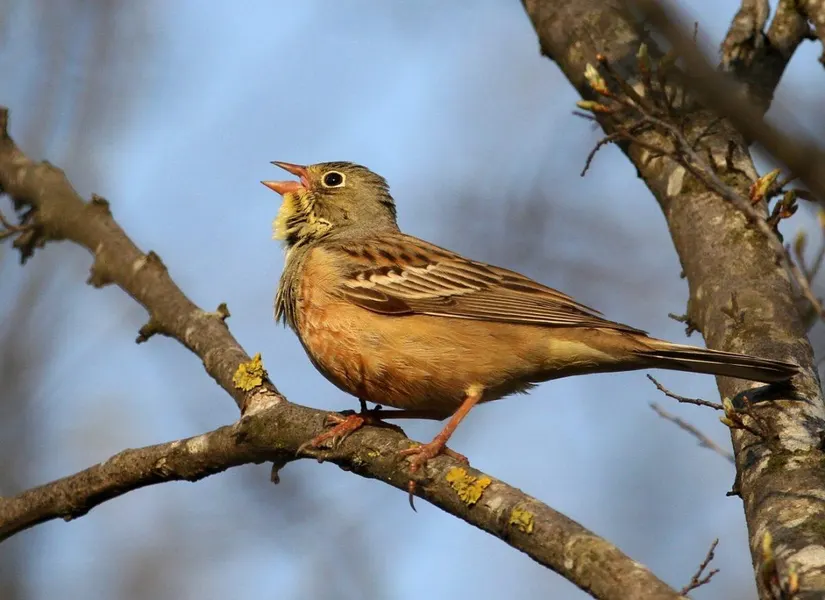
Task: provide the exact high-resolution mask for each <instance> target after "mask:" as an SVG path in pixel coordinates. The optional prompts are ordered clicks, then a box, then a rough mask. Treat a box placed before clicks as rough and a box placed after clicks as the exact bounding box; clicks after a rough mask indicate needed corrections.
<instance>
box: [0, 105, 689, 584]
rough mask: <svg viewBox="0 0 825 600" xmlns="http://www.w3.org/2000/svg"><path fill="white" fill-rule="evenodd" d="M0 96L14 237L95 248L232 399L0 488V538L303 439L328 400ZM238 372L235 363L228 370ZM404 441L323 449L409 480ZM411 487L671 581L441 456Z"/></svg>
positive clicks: (506, 535)
mask: <svg viewBox="0 0 825 600" xmlns="http://www.w3.org/2000/svg"><path fill="white" fill-rule="evenodd" d="M7 124H8V111H7V110H6V109H3V108H0V191H2V192H5V193H6V194H8V195H9V196H10V197H11V198H12V201H13V204H14V206H15V209H16V210H17V211H18V212H21V214H22V216H21V223H20V224H19V225H15V226H14V227H21V228H22V229H21V230H20V231H19V232H15V233H16V236H15V237H14V245H15V247H17V248H19V249H20V251H21V257H22V259H23V260H24V261H25V260H26V259H27V258H29V257H30V256H31V255H32V253H33V252H34V250H35V248H37V247H39V246H42V245H43V244H44V243H46V242H47V241H52V240H70V241H72V242H75V243H77V244H79V245H81V246H83V247H84V248H86V249H88V250H89V251H90V252H92V254H93V255H94V262H93V265H92V268H91V274H90V277H89V283H90V284H92V285H94V286H97V287H100V286H103V285H106V284H110V283H115V284H117V285H118V286H120V287H121V288H123V289H124V290H125V291H126V292H127V293H128V294H129V295H130V296H132V298H134V299H135V300H136V301H137V302H138V303H140V304H141V305H142V306H143V307H144V308H146V310H147V311H148V313H149V321H148V322H147V324H146V325H145V326H144V327H143V328H141V331H140V335H139V336H138V342H141V341H145V340H146V339H148V338H149V337H151V335H153V334H156V333H161V334H164V335H167V336H169V337H172V338H174V339H176V340H178V341H179V342H181V343H182V344H183V345H184V346H186V347H187V348H188V349H189V350H191V351H192V352H193V353H195V354H196V355H197V356H198V357H200V358H201V360H202V361H203V363H204V367H205V369H206V371H207V372H208V373H209V375H211V376H212V378H213V379H214V380H215V381H216V382H217V383H218V384H219V385H220V386H221V387H222V388H223V389H224V390H226V391H227V392H228V393H229V394H230V395H231V396H232V398H233V399H234V400H235V403H236V404H237V405H238V406H239V407H240V408H241V409H242V417H241V419H240V421H238V422H237V423H235V424H234V425H231V426H226V427H222V428H220V429H217V430H215V431H212V432H209V433H206V434H203V435H201V436H197V437H194V438H189V439H187V440H180V441H176V442H171V443H168V444H161V445H157V446H150V447H146V448H142V449H138V450H125V451H123V452H121V453H120V454H118V455H116V456H114V457H112V458H110V459H109V460H107V461H105V462H103V463H100V464H98V465H95V466H93V467H90V468H89V469H86V470H85V471H82V472H80V473H77V474H75V475H72V476H69V477H66V478H63V479H60V480H57V481H54V482H52V483H49V484H46V485H44V486H40V487H38V488H34V489H32V490H29V491H27V492H24V493H22V494H20V495H19V496H16V497H13V498H1V499H0V539H4V538H7V537H9V536H11V535H14V534H15V533H17V532H19V531H22V530H24V529H26V528H29V527H32V526H34V525H36V524H38V523H42V522H44V521H47V520H50V519H55V518H64V519H67V520H68V519H73V518H76V517H78V516H81V515H83V514H85V513H86V512H87V511H88V510H90V509H91V508H93V507H94V506H97V505H98V504H101V503H102V502H105V501H106V500H109V499H111V498H115V497H117V496H120V495H122V494H125V493H127V492H129V491H131V490H134V489H138V488H140V487H145V486H148V485H153V484H157V483H161V482H164V481H173V480H189V481H196V480H198V479H202V478H203V477H206V476H208V475H211V474H213V473H217V472H220V471H223V470H226V469H228V468H230V467H233V466H237V465H240V464H246V463H260V462H265V461H273V463H274V464H275V465H276V468H275V469H274V471H273V474H274V475H275V477H277V469H278V468H280V467H282V466H283V465H285V464H286V463H288V462H290V461H292V460H295V459H296V458H297V457H296V453H297V452H298V448H299V447H300V446H301V444H302V443H303V442H305V441H306V440H308V439H311V438H313V437H315V436H316V435H318V434H319V433H320V432H321V431H322V430H323V423H324V420H325V416H326V413H324V412H323V411H319V410H314V409H311V408H307V407H303V406H300V405H298V404H294V403H291V402H288V401H287V400H286V398H284V397H283V396H282V395H281V394H280V393H279V392H278V390H277V389H276V388H275V386H274V385H273V384H272V383H271V381H270V380H269V378H268V376H267V374H266V372H265V371H264V370H263V368H262V367H261V366H260V363H259V362H258V361H256V360H254V359H250V357H249V355H248V354H247V353H246V352H245V351H244V350H243V348H241V346H240V344H238V342H237V341H236V340H235V338H234V337H233V336H232V334H231V333H230V332H229V329H228V328H227V326H226V324H225V319H226V317H227V315H228V311H227V310H226V307H225V306H222V307H219V309H218V310H216V311H215V312H206V311H204V310H202V309H200V308H199V307H197V306H196V305H195V304H194V303H192V302H191V301H190V300H189V299H188V298H187V297H186V296H185V295H184V294H183V292H182V291H181V290H180V289H179V288H178V287H177V285H176V284H175V283H174V281H173V280H172V279H171V277H170V276H169V273H168V272H167V270H166V268H165V267H164V266H163V263H162V262H161V260H160V258H159V257H158V256H157V255H156V254H154V253H153V252H149V253H148V254H147V253H143V252H142V251H140V250H139V249H138V248H137V246H135V244H134V243H133V242H132V241H131V240H130V239H129V238H128V237H127V236H126V234H125V232H124V231H123V230H122V229H121V227H120V226H119V225H118V224H117V223H116V222H115V220H114V219H113V217H112V215H111V212H110V211H109V208H108V203H107V202H106V201H105V200H103V199H102V198H100V197H96V196H95V197H93V198H92V201H91V202H84V201H83V199H82V198H81V197H80V196H79V195H78V194H77V192H76V191H75V190H74V189H73V188H72V186H71V184H70V183H69V181H68V180H67V178H66V177H65V175H64V174H63V173H62V172H61V171H60V170H59V169H57V168H55V167H54V166H52V165H50V164H48V163H45V162H43V163H35V162H33V161H32V160H31V159H29V158H28V157H27V156H26V155H25V154H24V153H23V152H22V151H21V150H20V149H19V148H18V147H17V146H16V145H15V143H14V141H13V140H12V139H11V137H10V136H9V135H8V130H7ZM238 375H241V376H238ZM411 443H413V442H411V441H410V440H409V439H407V438H406V437H405V436H404V435H402V434H401V433H399V432H396V431H393V430H390V429H387V428H375V427H366V428H364V429H362V430H360V431H358V432H356V433H355V434H353V435H352V436H350V437H349V438H347V439H346V440H344V442H343V443H342V444H341V445H340V447H338V448H337V449H336V450H335V451H334V452H327V453H320V454H319V455H318V456H317V458H321V459H325V460H329V461H331V462H334V463H335V464H338V465H339V466H340V467H341V468H343V469H345V470H350V471H353V472H355V473H357V474H359V475H361V476H364V477H369V478H374V479H378V480H380V481H383V482H384V483H387V484H389V485H392V486H394V487H396V488H399V489H403V490H405V491H406V489H407V482H408V480H409V477H410V475H409V470H408V468H407V462H406V461H405V460H404V459H403V457H400V456H399V454H398V451H399V450H400V449H402V448H406V447H409V446H410V444H411ZM427 471H428V476H429V479H428V481H427V482H425V483H424V484H422V485H418V486H417V494H418V495H420V496H421V497H422V498H424V499H426V500H427V501H429V502H431V503H432V504H434V505H435V506H438V507H439V508H441V509H443V510H445V511H447V512H449V513H450V514H452V515H454V516H456V517H458V518H460V519H462V520H464V521H465V522H467V523H470V524H472V525H475V526H477V527H479V528H481V529H483V530H484V531H487V532H489V533H491V534H492V535H495V536H496V537H498V538H499V539H502V540H503V541H505V542H506V543H507V544H509V545H511V546H513V547H514V548H518V549H519V550H522V551H523V552H525V553H527V554H528V555H529V556H530V557H531V558H533V559H534V560H536V561H537V562H539V563H540V564H542V565H544V566H546V567H548V568H550V569H552V570H554V571H556V572H557V573H559V574H560V575H562V576H563V577H565V578H566V579H568V580H569V581H571V582H572V583H573V584H575V585H577V586H578V587H580V588H581V589H583V590H585V591H587V592H589V593H590V594H592V595H593V596H594V597H596V598H603V599H606V600H613V599H616V600H619V599H623V598H638V599H640V600H647V599H650V600H652V599H657V600H658V599H667V598H679V597H680V596H679V594H678V593H677V592H676V591H675V590H673V589H672V588H670V587H669V586H667V585H666V584H665V583H663V582H662V581H660V580H659V579H657V578H656V577H655V576H654V575H653V574H652V573H650V571H648V570H647V569H646V568H645V567H643V566H641V565H640V564H639V563H637V562H635V561H633V560H632V559H630V558H629V557H627V556H625V555H624V554H622V553H621V552H620V551H619V550H618V549H617V548H616V547H615V546H613V545H612V544H610V543H609V542H607V541H606V540H604V539H602V538H599V537H598V536H596V535H595V534H593V533H591V532H590V531H588V530H586V529H585V528H583V527H582V526H581V525H579V524H578V523H576V522H574V521H572V520H570V519H568V518H567V517H565V516H564V515H562V514H560V513H558V512H556V511H554V510H553V509H551V508H549V507H548V506H546V505H544V504H542V503H541V502H539V501H538V500H536V499H534V498H531V497H530V496H527V495H526V494H524V493H523V492H521V491H520V490H517V489H515V488H513V487H511V486H509V485H507V484H505V483H503V482H501V481H498V480H496V479H494V478H492V477H490V476H487V475H485V474H483V473H481V472H479V471H477V470H474V469H472V468H470V467H467V466H465V465H462V464H461V463H459V462H457V461H455V460H454V459H452V458H449V457H446V456H445V457H439V458H438V459H435V460H433V461H431V463H430V464H429V465H428V468H427Z"/></svg>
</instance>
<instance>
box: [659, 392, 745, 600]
mask: <svg viewBox="0 0 825 600" xmlns="http://www.w3.org/2000/svg"><path fill="white" fill-rule="evenodd" d="M650 408H652V409H653V410H654V411H656V414H657V415H659V416H660V417H662V418H663V419H665V420H667V421H670V422H671V423H674V424H675V425H677V426H678V427H679V428H681V429H683V430H684V431H687V432H688V433H689V434H690V435H692V436H693V437H695V438H696V439H697V440H698V441H699V445H700V446H702V448H707V449H708V450H713V451H714V452H716V454H718V455H719V456H721V457H722V458H725V459H727V460H728V461H730V463H731V464H736V460H735V459H734V458H733V454H731V453H730V452H728V451H727V450H725V449H724V448H722V446H720V445H719V444H717V443H716V442H714V441H713V440H712V439H710V438H709V437H708V436H706V435H705V434H704V433H702V432H701V431H700V430H699V429H698V428H697V427H696V426H695V425H691V424H690V423H688V422H687V421H685V420H684V419H682V418H680V417H677V416H676V415H673V414H670V413H669V412H667V411H666V410H665V409H664V408H662V407H661V406H659V405H658V404H656V403H655V402H651V403H650ZM683 593H684V592H683Z"/></svg>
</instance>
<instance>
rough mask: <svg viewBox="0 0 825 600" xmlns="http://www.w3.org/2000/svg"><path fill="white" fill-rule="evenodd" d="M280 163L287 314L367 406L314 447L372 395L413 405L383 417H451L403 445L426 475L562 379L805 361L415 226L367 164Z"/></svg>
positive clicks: (351, 425) (741, 373) (760, 368)
mask: <svg viewBox="0 0 825 600" xmlns="http://www.w3.org/2000/svg"><path fill="white" fill-rule="evenodd" d="M273 164H274V165H277V166H278V167H281V168H282V169H285V170H286V171H288V172H289V173H292V174H293V175H295V176H297V177H298V180H297V181H294V180H293V181H263V182H262V183H263V184H264V185H266V186H267V187H268V188H270V189H272V190H274V191H276V192H278V193H279V194H280V195H282V196H283V202H282V204H281V208H280V210H279V212H278V215H277V217H276V219H275V221H274V237H275V238H276V239H279V240H282V241H283V243H284V244H285V246H286V263H285V266H284V271H283V275H282V276H281V281H280V285H279V287H278V293H277V296H276V299H275V315H276V319H277V320H283V321H285V322H286V324H287V325H289V327H291V328H292V329H293V330H294V331H295V333H296V334H297V335H298V338H299V339H300V340H301V344H302V345H303V347H304V349H305V350H306V353H307V354H308V355H309V359H310V360H311V361H312V363H313V364H314V365H315V367H316V368H317V369H318V370H319V371H320V372H321V373H322V374H323V375H324V376H325V377H326V378H327V379H329V380H330V381H331V382H332V383H334V384H335V385H337V386H338V387H339V388H341V389H342V390H344V391H345V392H348V393H350V394H352V395H354V396H356V397H357V398H358V399H359V400H361V406H362V410H361V413H360V414H353V415H349V416H348V417H346V418H343V417H338V418H337V419H336V420H337V425H336V426H335V427H333V428H332V429H330V430H328V431H326V432H324V433H323V434H321V435H320V436H318V437H317V438H315V439H313V440H310V441H309V442H308V445H310V446H316V447H320V446H322V445H324V444H325V443H327V441H328V440H332V442H333V443H335V442H336V440H339V439H342V438H343V437H344V436H346V435H347V434H349V433H350V432H352V431H354V430H355V429H357V428H358V427H360V426H361V425H363V423H364V422H365V420H366V419H367V418H369V417H370V416H371V415H372V416H374V415H375V413H374V412H370V411H366V409H365V406H366V405H365V404H364V402H365V401H369V402H374V403H376V404H379V405H388V406H392V407H395V408H397V409H402V410H397V411H381V413H380V415H381V416H382V417H383V418H398V417H405V416H406V417H410V416H411V417H428V418H435V419H445V418H447V417H450V420H449V421H448V422H447V424H446V426H444V428H443V429H442V431H441V432H440V433H439V434H438V435H436V436H435V438H434V439H433V440H432V441H431V442H429V443H427V444H423V445H420V446H416V447H414V448H410V449H407V450H403V451H402V453H403V454H404V455H407V456H408V457H409V460H410V470H411V472H415V471H417V470H419V469H420V468H421V467H422V466H424V465H425V464H426V463H427V461H428V460H430V459H431V458H433V457H435V456H437V455H438V454H440V453H442V452H450V451H449V450H447V449H446V443H447V440H448V439H449V437H450V435H451V434H452V433H453V432H454V431H455V429H456V427H457V426H458V424H459V423H460V422H461V420H462V419H463V418H464V417H465V416H467V413H468V412H469V411H470V410H471V409H472V408H473V406H475V405H476V404H478V403H480V402H489V401H490V400H496V399H498V398H502V397H504V396H507V395H509V394H513V393H516V392H526V391H527V390H529V389H530V388H531V387H533V386H534V385H535V384H537V383H539V382H543V381H547V380H550V379H557V378H560V377H568V376H570V375H583V374H587V373H603V372H609V371H631V370H635V369H672V370H675V371H689V372H693V373H709V374H712V375H723V376H726V377H737V378H740V379H748V380H753V381H760V382H777V381H784V380H787V379H789V378H791V377H792V376H793V375H794V374H796V373H797V371H798V367H797V365H794V364H791V363H787V362H780V361H777V360H769V359H765V358H756V357H753V356H746V355H744V354H733V353H730V352H720V351H717V350H706V349H703V348H695V347H692V346H686V345H683V344H674V343H671V342H667V341H664V340H659V339H656V338H652V337H649V336H648V335H647V334H646V333H645V332H644V331H640V330H639V329H635V328H633V327H629V326H627V325H622V324H621V323H616V322H614V321H608V320H606V319H604V318H603V317H602V316H601V313H599V312H598V311H595V310H593V309H591V308H588V307H587V306H585V305H583V304H581V303H579V302H577V301H576V300H574V299H573V298H571V297H570V296H568V295H566V294H564V293H562V292H559V291H558V290H554V289H552V288H549V287H547V286H545V285H542V284H541V283H538V282H536V281H533V280H532V279H530V278H528V277H525V276H524V275H521V274H519V273H516V272H514V271H510V270H508V269H504V268H501V267H496V266H493V265H489V264H486V263H483V262H479V261H475V260H471V259H468V258H464V257H463V256H461V255H459V254H456V253H455V252H451V251H449V250H446V249H444V248H440V247H438V246H436V245H434V244H430V243H429V242H425V241H424V240H421V239H418V238H416V237H413V236H411V235H407V234H405V233H402V232H401V231H400V230H399V228H398V223H397V221H396V208H395V202H394V200H393V198H392V196H391V195H390V191H389V186H388V185H387V182H386V180H385V179H384V178H383V177H381V176H380V175H377V174H376V173H373V172H372V171H370V170H369V169H367V168H366V167H362V166H360V165H356V164H353V163H349V162H327V163H319V164H315V165H310V166H301V165H296V164H291V163H285V162H273Z"/></svg>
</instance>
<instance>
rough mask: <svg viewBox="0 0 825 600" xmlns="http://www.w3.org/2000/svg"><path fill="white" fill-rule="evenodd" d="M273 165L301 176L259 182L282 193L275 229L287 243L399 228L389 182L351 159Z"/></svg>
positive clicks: (278, 236)
mask: <svg viewBox="0 0 825 600" xmlns="http://www.w3.org/2000/svg"><path fill="white" fill-rule="evenodd" d="M272 164H273V165H275V166H278V167H281V168H282V169H284V170H286V171H289V172H290V173H292V174H293V175H295V176H297V177H298V179H299V180H298V181H262V182H261V183H263V184H264V185H265V186H266V187H268V188H269V189H271V190H274V191H276V192H278V193H279V194H281V196H283V202H282V203H281V208H280V210H279V211H278V216H277V217H276V218H275V221H274V222H273V232H274V237H275V239H279V240H282V241H283V242H284V243H285V244H286V245H287V246H288V247H292V246H294V245H296V244H299V243H306V242H309V241H313V240H316V239H320V238H322V237H325V236H327V235H329V234H331V233H335V232H339V231H343V230H344V229H352V230H359V229H363V230H368V231H374V230H386V229H397V228H398V226H397V224H396V220H395V202H394V201H393V199H392V196H390V190H389V186H388V185H387V182H386V180H385V179H384V178H383V177H381V176H380V175H377V174H375V173H373V172H372V171H370V170H369V169H367V168H366V167H362V166H360V165H356V164H353V163H349V162H326V163H318V164H315V165H309V166H302V165H295V164H292V163H285V162H277V161H273V163H272Z"/></svg>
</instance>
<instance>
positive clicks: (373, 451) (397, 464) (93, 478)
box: [0, 402, 680, 600]
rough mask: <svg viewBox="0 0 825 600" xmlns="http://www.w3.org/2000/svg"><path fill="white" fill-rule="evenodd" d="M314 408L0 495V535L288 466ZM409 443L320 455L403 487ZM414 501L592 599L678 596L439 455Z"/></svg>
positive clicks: (371, 433)
mask: <svg viewBox="0 0 825 600" xmlns="http://www.w3.org/2000/svg"><path fill="white" fill-rule="evenodd" d="M323 416H324V414H323V413H322V412H321V411H317V410H313V409H310V408H306V407H302V406H298V405H295V404H292V403H288V402H283V403H281V404H278V405H276V406H273V407H271V408H266V409H262V410H259V411H256V412H254V413H252V414H247V415H246V416H244V417H242V418H241V419H240V420H239V421H238V422H236V423H235V424H233V425H229V426H225V427H221V428H219V429H216V430H215V431H211V432H209V433H205V434H203V435H199V436H196V437H192V438H188V439H185V440H178V441H175V442H170V443H167V444H159V445H156V446H148V447H146V448H141V449H137V450H125V451H123V452H121V453H119V454H117V455H115V456H113V457H112V458H110V459H108V460H106V461H104V462H102V463H100V464H98V465H95V466H93V467H90V468H89V469H86V470H85V471H81V472H80V473H77V474H75V475H71V476H69V477H65V478H63V479H59V480H57V481H54V482H52V483H49V484H46V485H43V486H40V487H38V488H34V489H32V490H29V491H27V492H24V493H22V494H20V495H19V496H16V497H13V498H5V499H0V539H4V538H7V537H9V536H11V535H13V534H14V533H17V532H19V531H22V530H23V529H26V528H28V527H32V526H34V525H36V524H38V523H42V522H44V521H47V520H50V519H55V518H63V519H66V520H70V519H74V518H77V517H79V516H82V515H84V514H86V513H87V512H88V511H89V510H90V509H91V508H93V507H94V506H97V505H98V504H101V503H103V502H105V501H106V500H110V499H112V498H115V497H117V496H120V495H123V494H125V493H127V492H129V491H131V490H134V489H138V488H141V487H145V486H148V485H154V484H158V483H163V482H165V481H180V480H186V481H197V480H199V479H203V478H204V477H207V476H209V475H212V474H214V473H218V472H221V471H224V470H226V469H228V468H230V467H233V466H237V465H241V464H247V463H262V462H266V461H273V462H274V463H275V464H276V465H277V466H278V468H280V467H282V466H283V465H284V464H286V463H287V462H290V461H292V460H296V452H297V449H298V447H299V446H300V445H301V443H303V442H304V441H305V440H307V439H309V438H310V437H312V436H314V435H316V434H317V433H318V432H320V430H321V427H322V421H323ZM409 446H410V440H408V439H407V438H406V437H404V435H402V434H401V433H399V432H397V431H392V430H388V429H381V428H375V427H367V428H364V429H362V430H360V431H358V432H356V433H354V434H353V435H352V436H350V437H348V438H347V439H346V440H344V442H343V443H342V444H341V446H340V447H339V448H338V449H337V450H336V451H335V452H327V453H323V454H321V455H320V456H322V457H323V458H324V459H326V460H328V461H330V462H334V463H335V464H337V465H339V466H340V467H341V468H342V469H345V470H349V471H353V472H355V473H357V474H358V475H361V476H363V477H369V478H373V479H379V480H381V481H383V482H385V483H388V484H390V485H392V486H394V487H396V488H398V489H401V490H406V488H407V481H408V479H409V474H408V472H407V470H406V467H405V465H406V462H405V461H404V459H403V458H402V457H400V456H399V454H398V451H399V450H400V449H402V448H406V447H409ZM428 470H429V471H430V475H431V479H430V482H429V483H428V484H427V486H426V487H425V490H424V493H423V497H424V498H425V499H427V500H428V501H429V502H432V503H433V504H434V505H435V506H438V507H439V508H441V509H443V510H445V511H446V512H449V513H451V514H453V515H455V516H457V517H459V518H460V519H462V520H464V521H466V522H467V523H470V524H472V525H475V526H476V527H479V528H480V529H483V530H484V531H487V532H488V533H490V534H492V535H494V536H496V537H498V538H499V539H501V540H504V541H505V542H506V543H507V544H509V545H511V546H513V547H514V548H517V549H519V550H521V551H522V552H525V553H526V554H528V555H529V556H530V557H531V558H533V559H534V560H535V561H537V562H538V563H540V564H542V565H544V566H546V567H548V568H550V569H552V570H554V571H556V572H557V573H559V574H561V575H562V576H564V577H565V578H567V579H569V580H570V581H572V582H573V583H575V584H576V585H578V586H579V587H580V588H582V589H583V590H585V591H587V592H590V593H591V594H593V595H594V596H595V597H596V598H605V599H616V600H619V599H624V598H640V599H645V600H646V599H654V598H655V599H667V598H673V599H676V598H679V597H680V596H679V594H678V593H676V592H675V591H674V590H672V589H671V588H669V587H668V586H667V585H666V584H664V583H662V582H661V581H659V580H658V579H656V578H655V576H654V575H653V574H652V573H650V571H648V570H647V569H646V568H645V567H643V566H642V565H640V564H639V563H637V562H635V561H633V560H631V559H630V558H628V557H627V556H625V555H623V554H622V553H621V552H620V551H619V550H618V549H617V548H616V547H615V546H613V545H612V544H610V543H609V542H607V541H605V540H603V539H601V538H599V537H598V536H596V535H595V534H593V533H592V532H590V531H588V530H586V529H585V528H583V527H582V526H581V525H579V524H577V523H575V522H574V521H572V520H570V519H568V518H567V517H565V516H564V515H562V514H561V513H558V512H556V511H554V510H553V509H552V508H550V507H548V506H546V505H545V504H542V503H541V502H539V501H538V500H536V499H534V498H531V497H530V496H528V495H526V494H524V493H523V492H522V491H520V490H518V489H516V488H513V487H512V486H509V485H507V484H506V483H504V482H502V481H499V480H496V479H494V478H492V477H490V476H487V475H485V474H484V473H481V472H480V471H477V470H475V469H472V468H470V467H467V466H466V465H462V464H461V463H458V462H457V461H455V460H453V459H451V458H449V457H439V458H437V459H435V460H433V461H432V462H431V463H430V465H428Z"/></svg>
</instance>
